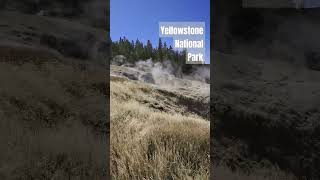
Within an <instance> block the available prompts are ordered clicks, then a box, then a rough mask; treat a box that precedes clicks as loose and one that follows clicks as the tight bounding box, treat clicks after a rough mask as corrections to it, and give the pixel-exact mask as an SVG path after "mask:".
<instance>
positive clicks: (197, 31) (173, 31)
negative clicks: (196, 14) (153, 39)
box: [160, 26, 204, 35]
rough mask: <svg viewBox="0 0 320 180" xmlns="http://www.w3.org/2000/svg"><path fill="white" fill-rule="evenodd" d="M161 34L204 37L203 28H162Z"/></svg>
mask: <svg viewBox="0 0 320 180" xmlns="http://www.w3.org/2000/svg"><path fill="white" fill-rule="evenodd" d="M160 29H161V34H163V35H203V33H204V30H203V27H190V26H188V27H174V26H168V27H166V26H161V27H160Z"/></svg>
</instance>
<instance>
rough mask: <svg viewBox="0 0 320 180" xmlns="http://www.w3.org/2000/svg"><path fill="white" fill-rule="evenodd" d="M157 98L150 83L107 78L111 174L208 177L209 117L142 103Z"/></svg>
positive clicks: (122, 176) (135, 176)
mask: <svg viewBox="0 0 320 180" xmlns="http://www.w3.org/2000/svg"><path fill="white" fill-rule="evenodd" d="M160 99H161V100H162V101H165V100H166V97H165V96H163V95H161V94H157V91H156V90H154V89H153V88H151V87H148V86H146V85H143V84H139V83H137V82H132V81H127V80H123V79H121V78H112V79H111V173H112V177H113V179H120V180H122V179H132V180H134V179H139V180H141V179H201V180H204V179H209V166H210V162H209V161H210V160H209V142H210V140H209V121H207V120H205V119H202V118H200V117H198V116H196V115H191V114H188V115H183V114H181V113H179V112H176V113H173V112H164V111H161V110H159V109H158V108H152V106H148V104H150V103H155V102H152V101H159V100H160ZM141 100H143V101H148V102H149V103H146V104H143V103H141ZM159 103H160V102H159ZM163 106H165V104H163Z"/></svg>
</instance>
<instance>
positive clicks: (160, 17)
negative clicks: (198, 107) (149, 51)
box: [110, 0, 210, 63]
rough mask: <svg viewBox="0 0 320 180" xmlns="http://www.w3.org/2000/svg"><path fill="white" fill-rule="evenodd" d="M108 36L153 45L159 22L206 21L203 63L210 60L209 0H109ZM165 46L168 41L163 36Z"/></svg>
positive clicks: (157, 34) (156, 39) (156, 38)
mask: <svg viewBox="0 0 320 180" xmlns="http://www.w3.org/2000/svg"><path fill="white" fill-rule="evenodd" d="M110 8H111V9H110V13H111V14H110V16H111V24H110V29H111V39H112V40H113V41H117V40H119V38H120V37H123V36H125V37H127V38H128V39H129V40H134V41H135V40H136V39H139V40H140V41H142V42H144V43H146V41H147V40H151V42H152V45H154V46H156V45H157V44H158V39H159V22H161V21H164V22H168V21H177V22H179V21H180V22H181V21H182V22H184V21H203V22H205V23H206V42H205V43H206V63H210V58H209V57H210V0H110ZM163 41H166V42H167V44H168V45H171V44H172V40H170V39H163Z"/></svg>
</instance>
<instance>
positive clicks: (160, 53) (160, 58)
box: [157, 38, 163, 61]
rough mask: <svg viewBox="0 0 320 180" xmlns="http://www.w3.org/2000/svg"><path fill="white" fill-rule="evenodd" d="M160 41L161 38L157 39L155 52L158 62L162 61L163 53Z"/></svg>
mask: <svg viewBox="0 0 320 180" xmlns="http://www.w3.org/2000/svg"><path fill="white" fill-rule="evenodd" d="M162 48H163V46H162V40H161V38H159V43H158V50H157V59H158V60H159V61H162V60H163V52H162Z"/></svg>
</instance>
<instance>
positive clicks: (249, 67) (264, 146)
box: [211, 1, 320, 179]
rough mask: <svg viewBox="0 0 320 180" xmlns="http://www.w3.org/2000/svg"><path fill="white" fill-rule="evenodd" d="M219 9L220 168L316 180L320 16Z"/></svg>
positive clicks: (216, 97)
mask: <svg viewBox="0 0 320 180" xmlns="http://www.w3.org/2000/svg"><path fill="white" fill-rule="evenodd" d="M216 8H219V9H225V10H224V11H223V12H222V11H221V10H220V11H219V10H218V11H217V12H216V13H217V14H216V15H217V16H215V17H217V19H216V21H215V22H216V23H217V24H216V25H215V27H217V28H216V29H215V30H216V37H217V38H216V39H214V44H216V46H215V47H214V51H213V52H212V53H211V54H213V59H215V61H214V63H213V69H212V70H213V77H214V78H213V88H212V89H211V90H212V91H211V92H212V99H211V105H212V114H213V116H214V117H215V119H214V124H215V126H214V134H213V136H214V138H215V139H217V140H216V141H215V142H212V144H214V147H215V148H216V149H215V150H214V152H213V155H214V156H216V157H215V159H217V160H216V162H217V163H218V164H219V161H221V160H222V159H221V158H219V156H221V157H224V158H226V159H227V160H228V161H229V165H228V167H230V168H233V169H241V170H242V171H245V172H247V171H251V169H252V167H254V166H255V165H254V164H256V163H259V162H264V161H268V162H269V163H270V164H273V165H275V166H278V167H279V168H280V169H282V170H284V171H287V172H289V173H291V174H294V175H295V176H296V177H298V178H300V179H319V177H320V175H319V171H318V162H319V157H320V156H319V153H318V152H319V148H320V146H319V119H320V118H319V115H320V114H319V112H320V110H319V102H320V99H319V98H320V96H319V92H320V91H319V90H320V86H319V82H320V79H319V72H320V71H319V62H320V61H319V49H318V47H319V44H318V43H319V35H318V33H317V32H318V30H319V27H320V26H319V22H318V21H317V19H318V17H319V9H305V10H302V11H300V10H294V9H245V8H241V4H240V1H225V2H224V4H223V3H221V4H218V7H216ZM225 149H233V153H225ZM235 159H236V160H235ZM224 160H225V159H224ZM216 172H217V173H219V171H218V170H217V171H216Z"/></svg>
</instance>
